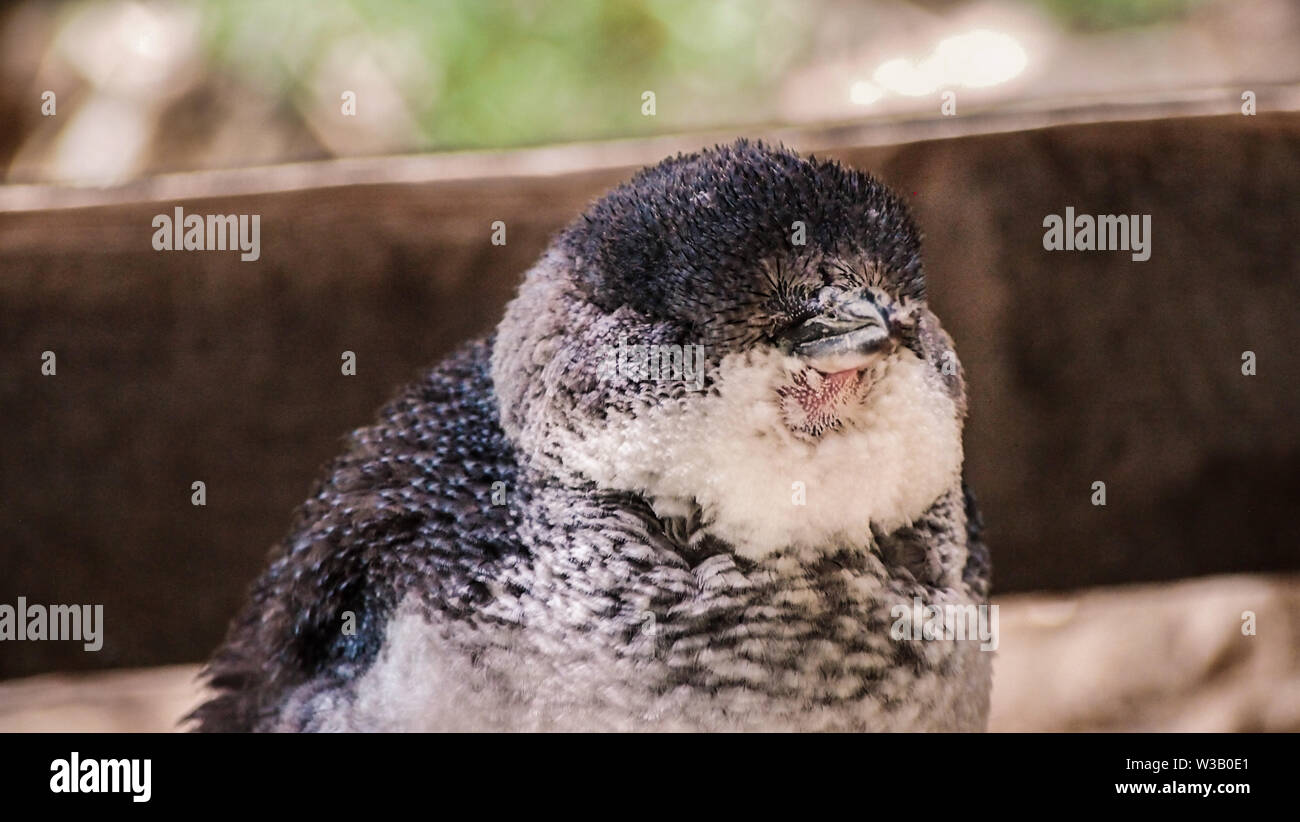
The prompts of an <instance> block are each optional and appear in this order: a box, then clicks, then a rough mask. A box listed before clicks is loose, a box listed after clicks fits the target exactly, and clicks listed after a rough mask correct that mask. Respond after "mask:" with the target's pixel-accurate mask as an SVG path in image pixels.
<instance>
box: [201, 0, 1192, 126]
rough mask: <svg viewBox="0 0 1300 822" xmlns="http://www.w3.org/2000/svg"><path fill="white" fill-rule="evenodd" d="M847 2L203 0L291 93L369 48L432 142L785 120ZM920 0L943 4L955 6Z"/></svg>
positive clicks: (1062, 10)
mask: <svg viewBox="0 0 1300 822" xmlns="http://www.w3.org/2000/svg"><path fill="white" fill-rule="evenodd" d="M1199 1H1200V0H1027V2H1028V3H1029V4H1030V5H1034V6H1037V7H1040V8H1042V9H1044V10H1046V11H1047V12H1049V13H1050V14H1052V15H1054V16H1056V17H1057V18H1058V19H1059V20H1060V21H1062V22H1063V23H1064V24H1065V25H1066V26H1069V27H1072V28H1083V29H1090V28H1091V29H1095V28H1111V27H1118V26H1127V25H1139V24H1143V23H1149V22H1153V21H1156V20H1160V19H1163V18H1165V17H1169V16H1173V15H1178V14H1181V13H1183V12H1184V11H1186V10H1187V9H1189V8H1191V7H1192V6H1194V5H1196V4H1197V3H1198V2H1199ZM846 5H853V3H852V0H706V1H705V2H698V1H697V0H567V2H541V0H427V1H426V2H420V1H419V0H274V2H270V1H268V0H202V2H201V3H200V4H199V8H200V10H201V13H202V14H203V16H204V17H203V24H202V30H203V33H204V37H205V44H206V46H207V48H208V49H209V50H210V56H211V58H212V59H213V60H214V61H215V63H216V64H217V65H219V66H222V67H224V69H225V70H227V71H229V72H232V73H237V74H239V75H242V77H241V79H242V81H243V82H246V83H250V84H252V85H254V86H260V87H261V88H262V89H263V90H264V91H266V92H267V93H268V94H269V95H270V96H272V97H273V99H275V100H277V101H279V102H280V103H282V104H288V105H293V106H298V107H306V106H310V105H315V104H318V103H319V100H317V99H316V98H314V97H313V96H312V95H313V93H314V91H313V90H314V89H316V88H317V86H316V84H315V78H316V76H317V73H318V72H320V71H321V69H322V66H323V65H324V64H325V61H327V60H331V59H334V60H341V61H343V62H344V63H346V62H347V61H348V60H351V59H355V57H356V55H358V54H361V53H366V54H368V55H369V59H372V60H374V61H375V62H376V63H377V64H378V65H379V66H380V67H381V69H382V73H383V74H384V75H385V76H386V77H387V78H389V80H390V81H391V83H392V86H393V88H394V89H395V90H396V92H397V94H398V95H400V97H401V99H402V100H403V102H404V104H405V106H406V108H407V110H408V111H409V112H410V114H411V115H412V118H413V119H414V121H415V124H416V127H417V128H418V129H419V134H418V135H416V137H417V139H418V140H419V141H420V142H422V143H423V146H422V147H423V148H425V149H449V148H477V147H489V146H514V145H523V144H530V143H531V144H538V143H550V142H562V141H569V140H586V139H601V138H610V137H622V136H641V135H648V134H654V133H660V132H668V131H674V130H681V129H686V128H693V127H694V128H699V127H708V126H716V125H720V124H726V125H740V124H755V123H761V122H765V121H769V120H771V119H773V118H774V117H775V116H776V111H777V108H776V102H777V101H775V100H773V99H772V94H773V91H772V90H773V89H776V88H779V80H780V78H781V77H782V76H783V75H784V74H785V73H786V72H788V71H790V70H791V69H792V68H794V67H797V66H799V65H802V64H806V63H807V62H809V61H815V60H816V59H817V58H818V57H819V55H818V54H817V53H816V47H815V45H814V44H815V43H816V42H818V34H819V33H821V34H825V33H826V28H825V27H824V25H823V21H836V20H839V19H842V18H841V16H840V15H839V14H837V11H839V10H841V9H843V8H844V7H845V6H846ZM915 5H918V6H921V7H926V8H928V9H929V10H930V11H933V12H935V13H940V14H942V13H944V12H946V11H951V10H952V8H953V7H954V6H953V4H952V3H951V2H947V1H946V0H945V1H944V2H938V0H934V2H924V0H921V2H917V3H916V4H915ZM858 8H859V9H861V8H862V6H861V4H858ZM829 25H830V28H834V27H835V26H836V24H835V23H833V22H832V23H831V24H829ZM838 34H839V35H840V36H841V38H842V37H843V36H844V34H845V33H844V32H838ZM881 34H882V32H880V31H873V30H870V29H869V28H867V29H864V31H863V32H862V34H861V36H862V37H863V38H871V37H878V36H881ZM644 91H653V92H655V95H656V109H657V112H656V116H654V117H647V116H643V115H642V112H641V95H642V93H643V92H644Z"/></svg>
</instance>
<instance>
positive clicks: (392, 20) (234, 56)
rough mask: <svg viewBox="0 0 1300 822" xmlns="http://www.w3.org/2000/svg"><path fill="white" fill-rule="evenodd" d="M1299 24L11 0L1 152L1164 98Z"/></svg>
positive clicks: (326, 151) (400, 140) (140, 163)
mask: <svg viewBox="0 0 1300 822" xmlns="http://www.w3.org/2000/svg"><path fill="white" fill-rule="evenodd" d="M1297 43H1300V4H1297V3H1295V2H1293V0H1223V1H1221V2H1215V0H1091V1H1090V2H1075V1H1074V0H1020V2H1015V1H1014V0H1001V2H979V1H978V0H976V1H975V2H962V1H961V0H929V1H928V2H900V1H899V0H718V2H688V1H687V0H570V2H563V3H543V2H535V1H534V0H517V2H486V3H485V2H478V1H477V0H433V1H432V2H389V1H387V0H297V1H295V0H284V1H282V2H271V3H268V2H258V0H209V1H208V2H174V1H165V2H133V1H131V0H120V1H116V0H110V1H101V2H65V3H47V2H16V3H10V4H8V7H7V8H6V9H5V10H4V11H3V12H0V121H3V122H4V123H6V128H5V129H4V131H3V134H0V167H3V168H4V169H6V173H5V176H6V179H8V180H9V181H11V182H34V181H69V182H112V181H119V180H122V179H126V178H130V177H133V176H138V175H142V174H157V173H159V172H169V171H192V170H195V169H211V168H231V167H239V166H248V165H260V164H270V163H281V162H287V161H301V160H315V159H322V158H327V157H349V156H359V155H378V154H393V153H409V152H426V151H449V150H463V149H485V148H506V147H519V146H535V145H544V144H551V143H556V142H571V141H578V140H583V141H586V140H608V139H613V138H626V137H646V136H650V135H656V134H673V133H680V132H683V131H700V130H707V129H717V128H720V127H721V128H740V127H759V126H768V125H772V124H793V123H826V122H842V121H853V120H859V119H861V118H865V117H890V116H907V115H916V114H926V115H930V114H934V113H936V112H937V110H938V107H937V105H936V104H935V98H936V95H937V94H938V93H940V92H942V91H944V90H952V91H955V92H959V93H960V100H961V109H962V112H963V113H965V112H967V111H975V110H981V109H990V108H992V109H1003V108H1006V107H1008V106H1025V105H1035V104H1040V105H1041V104H1047V105H1060V104H1063V103H1064V102H1066V101H1067V100H1069V101H1071V102H1073V103H1075V104H1077V103H1079V102H1080V101H1084V100H1099V101H1106V102H1112V103H1113V102H1116V101H1122V100H1131V99H1148V98H1150V97H1151V96H1153V95H1159V96H1161V97H1162V98H1165V99H1169V98H1173V97H1178V96H1186V95H1204V94H1205V93H1206V92H1207V91H1209V90H1212V89H1221V88H1228V87H1231V88H1236V87H1238V86H1241V85H1242V84H1243V83H1248V84H1249V85H1251V86H1252V87H1255V86H1261V85H1262V86H1267V85H1270V84H1286V83H1291V82H1294V81H1295V80H1296V78H1297V77H1300V49H1298V48H1297V47H1296V46H1297ZM344 90H347V91H352V92H355V94H356V96H357V99H359V100H360V101H362V102H361V103H360V105H359V107H358V114H357V116H355V117H341V116H339V112H340V97H341V93H342V91H344ZM46 91H49V92H53V93H54V94H55V95H56V100H57V106H58V116H54V117H52V116H42V110H41V108H40V107H37V106H33V105H31V100H32V99H33V95H37V96H39V95H41V94H43V93H44V92H46ZM644 91H653V92H654V93H655V96H656V104H655V113H654V115H653V116H647V115H646V114H644V113H643V103H642V99H641V96H642V93H643V92H644Z"/></svg>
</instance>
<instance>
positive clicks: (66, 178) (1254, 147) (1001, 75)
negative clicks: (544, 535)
mask: <svg viewBox="0 0 1300 822" xmlns="http://www.w3.org/2000/svg"><path fill="white" fill-rule="evenodd" d="M0 123H3V124H4V127H3V128H0V181H2V182H3V184H2V185H0V343H2V344H3V350H0V429H2V430H3V431H4V432H5V433H4V436H3V437H2V438H0V534H2V535H3V536H2V537H0V604H10V605H12V604H14V603H15V602H16V601H17V598H18V597H20V596H22V597H26V599H27V600H28V601H29V602H32V603H46V604H49V603H102V604H103V605H104V611H105V617H104V619H105V623H106V633H105V637H104V647H103V649H102V650H101V651H99V652H97V653H86V652H84V651H82V650H81V646H80V644H79V643H72V642H21V643H20V642H2V643H0V730H56V729H59V730H78V729H88V730H99V729H103V730H114V729H116V730H131V729H146V730H153V729H167V728H171V727H174V726H175V723H176V720H177V719H178V717H179V716H181V714H182V713H183V712H184V710H185V708H186V707H187V706H189V705H192V704H193V703H194V702H195V700H196V699H197V698H198V691H197V685H196V683H195V674H196V671H197V667H196V666H197V663H199V662H201V661H202V660H203V659H205V658H206V657H207V655H208V654H209V653H210V652H211V650H212V649H213V648H214V647H215V646H216V644H217V642H218V641H219V640H220V637H221V635H222V633H223V631H224V628H225V624H226V622H227V620H228V619H229V618H230V617H231V616H232V615H233V613H234V612H235V609H236V608H237V607H238V605H239V603H240V601H241V600H242V598H243V595H244V592H245V590H246V588H247V586H248V584H249V583H250V582H251V581H252V580H253V578H254V577H255V576H256V574H257V573H259V571H260V570H261V568H262V565H263V562H264V557H265V555H266V552H267V551H268V550H269V548H270V547H271V545H272V544H273V543H274V542H275V541H276V540H277V539H279V538H280V537H281V536H282V535H283V534H284V532H285V529H286V528H287V527H288V524H289V520H290V514H291V512H292V510H293V508H294V506H296V505H297V504H298V503H299V502H301V501H302V499H303V498H304V497H305V495H306V493H307V490H308V487H309V485H310V482H311V480H312V479H313V477H314V476H316V475H317V472H318V470H319V468H320V466H321V464H322V463H324V462H325V461H326V460H327V459H329V458H330V457H331V456H333V455H334V454H336V453H337V452H338V451H339V449H340V447H341V438H342V437H343V436H344V435H345V434H346V433H347V432H348V431H349V430H351V429H353V428H356V427H358V426H360V425H363V424H365V423H367V422H368V421H369V420H370V419H371V418H372V417H373V414H374V412H375V409H377V408H378V407H379V405H380V404H381V403H382V402H383V401H384V400H385V399H386V398H388V397H389V396H391V394H392V393H393V391H394V389H395V387H396V386H398V385H400V384H401V383H403V382H406V381H408V380H410V379H412V378H414V377H415V376H416V375H417V374H418V373H420V371H421V370H422V369H424V368H427V367H428V366H429V365H430V364H432V363H434V362H436V361H437V360H438V358H440V357H441V356H443V355H445V354H446V353H447V352H448V351H450V350H451V349H452V348H453V347H455V346H456V345H458V344H459V343H461V342H463V341H464V340H466V339H469V338H471V337H473V336H476V335H479V334H482V333H485V332H486V331H488V330H490V329H491V328H492V327H493V326H494V325H495V324H496V322H497V321H498V319H499V318H500V315H501V310H502V306H503V305H504V304H505V302H506V301H507V300H508V299H509V298H510V296H511V295H512V294H513V292H514V290H515V288H516V286H517V285H518V282H519V281H520V278H521V277H522V275H523V273H524V272H525V271H526V269H527V268H528V266H529V265H530V264H531V262H532V261H533V260H534V259H535V258H536V256H537V255H538V253H540V251H541V250H542V249H543V248H544V247H545V245H546V243H547V242H548V241H549V238H550V237H551V236H552V235H553V233H554V232H555V231H557V230H558V229H559V228H560V227H562V226H563V225H564V224H565V223H567V222H568V221H569V220H571V219H573V218H574V217H575V216H576V215H577V214H579V213H580V212H581V210H582V209H583V208H584V206H585V204H586V203H588V202H589V201H590V200H591V199H593V198H595V197H598V196H599V195H600V194H601V193H602V192H603V191H605V190H607V189H608V188H609V187H610V186H612V185H615V184H617V183H618V182H619V181H621V180H623V179H625V178H626V177H627V176H628V175H630V174H631V173H632V172H633V171H634V170H635V169H636V168H638V167H640V166H643V165H646V164H649V163H653V162H656V161H658V160H660V159H662V158H663V157H665V156H667V155H670V154H673V153H675V152H677V151H683V150H692V149H697V148H699V147H701V146H705V145H710V144H713V143H716V142H720V141H728V140H732V139H734V138H736V137H739V136H747V137H751V138H753V137H757V138H765V139H768V140H772V141H780V142H784V143H786V144H787V145H790V146H792V147H794V148H797V149H799V150H802V151H816V152H817V153H818V154H819V155H821V154H825V155H828V156H831V157H835V158H837V159H839V160H841V161H843V162H845V163H847V164H850V165H852V166H854V167H858V168H863V169H868V170H870V171H872V172H873V173H876V174H877V175H878V176H880V177H882V179H884V180H885V181H886V182H887V183H889V184H890V185H891V186H893V187H894V188H895V189H896V190H897V191H899V192H900V193H901V194H902V195H903V196H904V197H905V198H906V199H908V200H909V201H910V203H911V205H912V207H913V208H914V210H915V212H916V216H917V218H918V222H919V223H920V225H921V226H922V227H923V229H924V230H925V232H926V246H925V248H926V252H925V253H926V264H927V269H928V273H929V285H930V293H931V302H932V303H933V305H934V306H935V308H936V311H937V312H938V313H939V315H940V316H941V317H942V318H943V321H944V324H945V326H946V327H947V328H948V330H949V331H950V332H951V333H952V334H953V336H954V338H955V340H956V342H957V346H958V350H959V352H960V353H961V356H962V360H963V363H964V364H965V367H966V369H967V373H968V377H969V381H970V386H971V387H970V391H971V416H970V419H969V422H968V427H967V438H966V448H967V472H968V475H969V478H970V480H971V482H972V484H973V486H974V488H975V490H976V492H977V494H978V495H979V497H980V499H981V503H982V507H983V510H984V512H985V519H986V527H987V530H988V541H989V543H990V545H991V546H992V550H993V554H994V563H995V596H996V597H997V600H996V601H997V602H998V603H999V604H1000V606H1001V607H1002V609H1003V610H1002V620H1001V629H1002V638H1001V644H1000V648H999V656H998V658H997V661H996V663H995V685H994V711H993V728H994V729H995V730H1224V731H1227V730H1293V731H1294V730H1300V576H1297V574H1298V573H1300V519H1297V517H1296V516H1295V513H1294V510H1295V501H1296V499H1297V498H1300V423H1298V422H1297V420H1300V391H1298V390H1297V389H1296V386H1298V385H1300V325H1298V324H1297V322H1296V319H1297V317H1300V230H1298V227H1300V209H1297V203H1300V3H1297V2H1294V0H1237V1H1236V2H1234V1H1233V0H1093V1H1092V2H1072V0H1019V1H1016V0H1002V1H1001V2H981V1H980V0H927V1H922V2H899V1H898V0H860V1H859V2H850V1H849V0H806V1H805V2H795V1H794V0H766V1H764V0H755V1H754V2H685V1H684V0H622V1H621V2H616V1H615V0H585V1H584V0H575V1H574V2H564V3H559V2H553V3H543V2H525V1H524V0H517V2H503V1H498V2H474V1H472V0H455V1H453V2H379V0H352V2H344V0H314V1H313V2H253V1H252V0H209V1H208V2H119V1H117V0H98V1H97V2H84V1H83V2H72V1H69V2H36V1H35V0H27V1H23V0H19V2H10V3H5V4H3V5H2V6H0ZM175 207H183V208H184V209H185V211H186V213H200V214H203V213H209V214H212V213H237V214H257V215H260V217H261V220H262V253H261V257H260V259H259V260H257V261H256V262H241V261H240V260H239V257H238V255H237V254H228V253H221V252H215V253H210V254H183V253H182V254H169V253H160V252H156V251H154V250H153V249H152V248H151V245H150V240H151V237H152V235H153V227H152V225H151V220H152V217H153V215H155V214H159V213H166V214H170V213H172V209H173V208H175ZM1067 207H1073V208H1075V209H1076V210H1077V211H1078V212H1079V213H1089V214H1130V213H1136V214H1149V215H1151V217H1152V225H1153V234H1154V236H1153V250H1152V256H1151V259H1150V260H1149V261H1147V262H1144V263H1138V262H1134V261H1132V260H1131V259H1130V256H1129V255H1128V254H1126V253H1109V252H1095V253H1091V254H1079V253H1074V254H1072V253H1067V252H1047V251H1045V250H1044V249H1043V244H1042V235H1043V227H1042V226H1043V222H1042V221H1043V218H1044V216H1045V215H1048V214H1061V213H1063V212H1064V209H1065V208H1067ZM498 220H500V221H504V222H505V223H506V224H507V226H508V228H509V235H508V236H509V241H508V243H507V245H505V246H494V245H492V244H491V242H490V235H491V226H492V224H493V223H494V222H495V221H498ZM46 351H54V352H56V353H57V355H58V373H57V375H56V376H47V375H44V374H42V372H41V370H40V366H41V362H42V355H43V353H44V352H46ZM342 351H352V352H355V353H356V355H357V359H358V369H357V373H356V375H355V376H353V377H344V376H342V375H341V374H340V369H339V358H340V352H342ZM1247 351H1249V352H1251V353H1252V355H1253V356H1254V357H1255V359H1256V361H1257V363H1258V370H1257V372H1256V373H1254V374H1252V375H1249V376H1248V375H1245V374H1244V373H1243V372H1242V358H1243V355H1244V353H1245V352H1247ZM196 480H201V481H203V482H205V483H206V487H207V504H206V505H205V506H202V507H197V506H194V505H192V504H191V493H192V492H191V484H192V483H193V482H194V481H196ZM1097 481H1104V482H1105V483H1106V484H1107V501H1106V504H1105V505H1104V506H1098V505H1096V504H1094V485H1093V484H1094V483H1095V482H1097ZM1247 614H1250V615H1252V620H1251V625H1252V626H1253V627H1252V630H1253V633H1247V632H1243V624H1244V623H1245V621H1246V615H1247Z"/></svg>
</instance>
